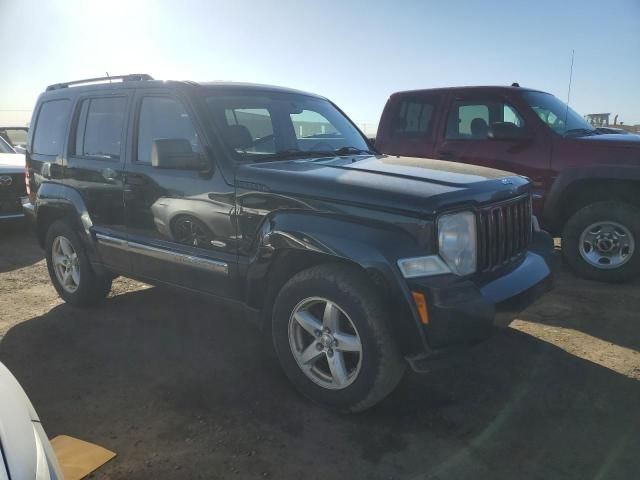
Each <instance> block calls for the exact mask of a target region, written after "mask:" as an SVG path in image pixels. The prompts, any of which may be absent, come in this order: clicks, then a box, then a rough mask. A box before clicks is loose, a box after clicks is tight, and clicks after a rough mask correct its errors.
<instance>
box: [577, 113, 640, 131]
mask: <svg viewBox="0 0 640 480" xmlns="http://www.w3.org/2000/svg"><path fill="white" fill-rule="evenodd" d="M610 116H611V114H610V113H589V114H587V115H585V116H584V118H585V119H586V120H587V122H589V123H590V124H591V125H593V126H594V127H596V128H602V127H613V128H616V129H620V130H625V131H627V132H631V133H638V134H640V125H625V124H624V122H618V115H616V116H615V117H613V124H610V123H609V117H610Z"/></svg>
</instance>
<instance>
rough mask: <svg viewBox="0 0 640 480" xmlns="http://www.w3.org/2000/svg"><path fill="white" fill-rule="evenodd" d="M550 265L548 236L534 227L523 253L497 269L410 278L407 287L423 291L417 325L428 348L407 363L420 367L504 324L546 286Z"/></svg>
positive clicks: (462, 348) (551, 273)
mask: <svg viewBox="0 0 640 480" xmlns="http://www.w3.org/2000/svg"><path fill="white" fill-rule="evenodd" d="M553 264H554V258H553V239H552V238H551V237H550V236H549V235H548V234H547V233H546V232H543V231H537V232H535V233H534V234H533V240H532V243H531V245H530V247H529V250H528V251H527V253H526V254H525V255H524V256H523V258H521V259H520V260H519V261H518V262H517V263H515V264H514V265H511V266H509V267H506V268H505V269H501V270H500V271H497V272H491V273H487V274H482V275H478V276H473V277H472V278H466V279H461V278H459V277H456V276H455V275H447V276H444V275H441V276H438V277H424V278H420V279H414V280H411V281H410V282H409V289H410V290H411V291H414V292H420V293H423V294H424V295H425V297H426V299H427V308H428V313H429V323H428V324H427V325H424V326H422V327H421V328H423V330H424V336H425V338H426V341H427V343H428V350H427V351H425V352H424V353H421V354H419V355H415V356H412V357H410V358H408V360H409V363H410V364H411V366H412V367H413V368H414V370H418V371H421V370H424V369H425V368H423V367H424V365H425V364H428V362H429V360H430V359H440V358H443V357H447V356H448V354H449V353H450V352H451V351H460V350H464V349H465V347H468V346H470V345H473V344H475V343H478V342H480V341H482V340H484V339H486V338H487V337H488V336H490V335H491V333H492V331H493V329H494V327H495V326H499V325H508V324H509V323H510V322H511V321H512V320H513V319H514V318H516V316H517V315H518V314H519V313H520V312H521V311H522V310H524V309H525V308H526V307H527V306H528V305H530V304H531V303H532V302H533V301H535V300H536V299H538V298H539V297H540V296H542V295H543V294H544V293H545V292H547V291H548V290H550V289H551V286H552V282H553V270H554V268H553Z"/></svg>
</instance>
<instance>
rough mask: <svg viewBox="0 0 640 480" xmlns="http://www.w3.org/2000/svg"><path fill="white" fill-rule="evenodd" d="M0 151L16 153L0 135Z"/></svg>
mask: <svg viewBox="0 0 640 480" xmlns="http://www.w3.org/2000/svg"><path fill="white" fill-rule="evenodd" d="M0 153H16V152H15V151H14V150H13V148H12V147H11V145H9V144H8V143H7V142H6V140H5V139H4V138H2V137H0Z"/></svg>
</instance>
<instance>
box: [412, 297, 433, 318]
mask: <svg viewBox="0 0 640 480" xmlns="http://www.w3.org/2000/svg"><path fill="white" fill-rule="evenodd" d="M411 295H412V296H413V301H414V302H416V307H417V308H418V313H419V314H420V321H421V322H422V324H423V325H428V324H429V312H427V300H426V299H425V298H424V294H423V293H420V292H411Z"/></svg>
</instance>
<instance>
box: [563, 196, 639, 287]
mask: <svg viewBox="0 0 640 480" xmlns="http://www.w3.org/2000/svg"><path fill="white" fill-rule="evenodd" d="M604 221H608V222H615V223H618V224H620V225H623V226H624V227H625V228H626V229H627V230H628V231H629V232H630V233H631V235H632V236H633V241H634V243H635V249H634V251H633V253H632V254H631V257H630V258H629V259H628V260H627V261H626V262H625V263H623V264H622V265H620V266H619V267H616V268H598V267H596V266H594V265H592V264H590V263H588V262H587V261H586V260H585V259H584V258H583V256H582V254H581V253H580V236H581V235H582V233H583V232H584V231H585V230H586V229H587V227H589V226H590V225H593V224H594V223H597V222H604ZM638 248H640V209H639V208H637V207H634V206H633V205H630V204H627V203H622V202H617V201H608V202H596V203H592V204H590V205H587V206H586V207H583V208H581V209H580V210H578V211H577V212H576V213H574V214H573V215H572V216H571V217H570V218H569V220H568V221H567V223H566V224H565V226H564V229H563V231H562V256H563V258H564V261H565V262H566V264H567V265H568V266H569V267H570V268H571V269H572V270H573V271H574V272H575V273H576V274H578V275H579V276H581V277H583V278H587V279H591V280H598V281H601V282H611V283H615V282H623V281H625V280H629V279H630V278H633V277H635V276H636V275H638V273H640V252H638Z"/></svg>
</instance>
